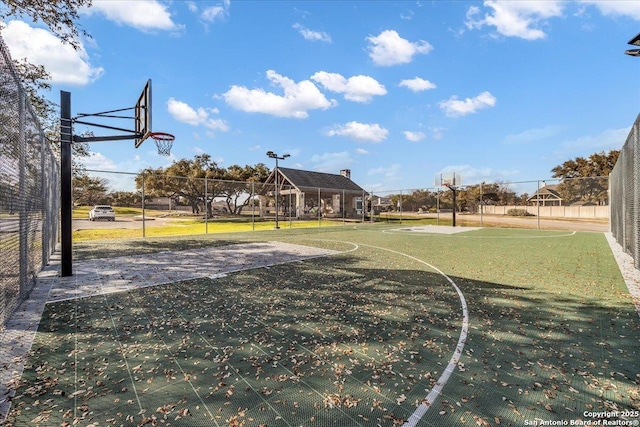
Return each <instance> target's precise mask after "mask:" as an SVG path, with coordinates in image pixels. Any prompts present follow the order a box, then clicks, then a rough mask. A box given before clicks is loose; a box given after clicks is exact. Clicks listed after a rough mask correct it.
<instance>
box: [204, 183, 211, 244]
mask: <svg viewBox="0 0 640 427" xmlns="http://www.w3.org/2000/svg"><path fill="white" fill-rule="evenodd" d="M208 190H209V188H208V182H207V177H206V176H205V177H204V234H209V192H208ZM211 202H212V203H213V200H212V201H211Z"/></svg>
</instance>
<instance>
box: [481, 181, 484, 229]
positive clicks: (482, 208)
mask: <svg viewBox="0 0 640 427" xmlns="http://www.w3.org/2000/svg"><path fill="white" fill-rule="evenodd" d="M483 186H484V182H481V183H480V227H484V222H483V218H482V215H483V212H484V201H483V200H482V199H483V194H482V192H483V188H482V187H483Z"/></svg>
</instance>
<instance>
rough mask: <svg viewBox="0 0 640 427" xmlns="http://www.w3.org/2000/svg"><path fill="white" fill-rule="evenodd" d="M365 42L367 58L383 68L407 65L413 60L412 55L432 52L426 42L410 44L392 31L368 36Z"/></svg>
mask: <svg viewBox="0 0 640 427" xmlns="http://www.w3.org/2000/svg"><path fill="white" fill-rule="evenodd" d="M367 41H368V42H369V56H370V57H371V59H373V62H374V64H376V65H381V66H385V67H388V66H391V65H397V64H407V63H409V62H411V61H412V60H413V56H414V55H416V54H419V53H422V54H427V53H429V52H431V51H432V50H433V46H431V45H430V44H429V43H428V42H426V41H424V40H420V41H418V42H414V43H412V42H410V41H409V40H406V39H403V38H402V37H400V35H399V34H398V33H397V32H396V31H394V30H385V31H383V32H381V33H380V34H378V35H377V36H369V37H367Z"/></svg>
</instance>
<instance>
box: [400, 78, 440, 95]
mask: <svg viewBox="0 0 640 427" xmlns="http://www.w3.org/2000/svg"><path fill="white" fill-rule="evenodd" d="M398 86H401V87H406V88H408V89H411V90H412V91H414V92H422V91H425V90H429V89H435V88H436V85H435V84H434V83H431V82H430V81H429V80H424V79H421V78H420V77H416V78H414V79H405V80H402V81H401V82H400V83H399V84H398Z"/></svg>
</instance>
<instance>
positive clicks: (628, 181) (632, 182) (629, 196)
mask: <svg viewBox="0 0 640 427" xmlns="http://www.w3.org/2000/svg"><path fill="white" fill-rule="evenodd" d="M639 132H640V116H638V118H637V119H636V122H635V123H634V124H633V127H632V128H631V132H629V136H628V137H627V141H626V142H625V144H624V146H623V147H622V150H621V151H620V157H619V158H618V162H617V163H616V166H615V167H614V168H613V171H612V172H611V233H612V234H613V237H614V238H615V239H616V241H617V242H618V243H619V244H620V246H622V248H623V249H624V250H625V252H627V253H628V254H630V255H631V256H632V257H633V259H634V265H635V267H636V268H638V269H640V214H639V213H638V210H639V209H640V135H639Z"/></svg>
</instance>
